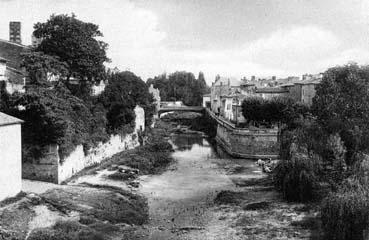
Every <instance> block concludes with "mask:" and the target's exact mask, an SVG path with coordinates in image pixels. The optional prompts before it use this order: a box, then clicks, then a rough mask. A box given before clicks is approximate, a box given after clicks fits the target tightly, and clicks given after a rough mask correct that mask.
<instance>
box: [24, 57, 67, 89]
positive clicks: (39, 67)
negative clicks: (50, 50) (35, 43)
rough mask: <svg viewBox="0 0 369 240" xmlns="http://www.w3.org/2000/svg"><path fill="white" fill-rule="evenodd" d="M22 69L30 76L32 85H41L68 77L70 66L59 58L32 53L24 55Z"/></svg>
mask: <svg viewBox="0 0 369 240" xmlns="http://www.w3.org/2000/svg"><path fill="white" fill-rule="evenodd" d="M21 66H22V67H24V68H25V69H26V71H27V73H28V75H29V79H30V81H31V84H41V83H45V82H48V81H51V80H52V78H56V79H59V78H63V77H66V76H67V75H68V72H69V71H68V65H67V64H66V63H65V62H61V61H60V60H59V58H58V57H56V56H55V57H54V56H50V55H46V54H44V53H43V52H35V51H30V52H27V53H23V54H22V64H21Z"/></svg>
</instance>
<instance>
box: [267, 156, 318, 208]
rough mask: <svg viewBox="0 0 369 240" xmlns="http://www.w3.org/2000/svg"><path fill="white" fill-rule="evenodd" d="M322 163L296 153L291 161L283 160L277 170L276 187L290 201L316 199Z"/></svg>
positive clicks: (275, 176) (315, 158) (316, 159)
mask: <svg viewBox="0 0 369 240" xmlns="http://www.w3.org/2000/svg"><path fill="white" fill-rule="evenodd" d="M320 171H321V163H320V160H319V158H317V157H307V156H306V155H303V154H299V153H296V154H294V155H293V156H292V157H291V159H290V160H281V161H280V162H279V163H278V165H277V167H276V170H275V175H274V181H275V185H276V187H277V188H278V189H279V190H280V191H281V192H282V193H283V196H284V198H286V199H287V200H290V201H303V202H304V201H310V200H313V199H314V196H315V194H314V193H315V190H316V189H317V185H318V183H319V173H320Z"/></svg>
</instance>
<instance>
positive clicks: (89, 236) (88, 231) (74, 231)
mask: <svg viewBox="0 0 369 240" xmlns="http://www.w3.org/2000/svg"><path fill="white" fill-rule="evenodd" d="M104 239H105V238H104V236H103V235H102V234H101V233H99V232H97V231H95V230H94V229H93V228H91V227H89V226H85V225H82V224H80V223H78V222H74V221H63V222H57V223H56V224H55V225H54V226H53V227H50V228H43V229H39V230H35V231H33V232H32V233H31V234H30V236H29V237H28V240H104Z"/></svg>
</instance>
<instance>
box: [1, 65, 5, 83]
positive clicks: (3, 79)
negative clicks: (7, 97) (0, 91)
mask: <svg viewBox="0 0 369 240" xmlns="http://www.w3.org/2000/svg"><path fill="white" fill-rule="evenodd" d="M5 70H6V64H5V63H0V81H5V80H6V79H5Z"/></svg>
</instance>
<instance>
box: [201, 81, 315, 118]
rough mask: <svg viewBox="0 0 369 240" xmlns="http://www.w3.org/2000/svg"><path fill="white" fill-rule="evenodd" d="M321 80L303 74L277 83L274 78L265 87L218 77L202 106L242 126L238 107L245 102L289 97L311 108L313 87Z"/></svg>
mask: <svg viewBox="0 0 369 240" xmlns="http://www.w3.org/2000/svg"><path fill="white" fill-rule="evenodd" d="M286 80H287V81H286ZM321 80H322V75H321V74H317V75H311V74H305V75H303V76H302V78H301V79H300V78H297V77H289V78H286V79H282V80H281V81H280V82H278V80H277V79H274V78H273V79H271V81H269V83H268V84H266V81H264V80H263V81H256V80H247V79H246V78H243V79H241V80H238V79H236V78H225V77H219V76H217V78H216V79H215V82H213V83H212V86H211V92H210V94H207V95H204V97H203V106H204V107H207V108H210V109H211V111H212V112H214V113H216V114H217V115H219V116H221V117H223V118H225V119H227V120H229V121H231V122H235V123H242V122H245V119H244V117H243V115H242V111H241V104H242V101H243V100H244V99H245V98H248V97H261V98H263V99H272V98H274V97H289V98H292V99H293V100H295V101H296V102H301V103H304V104H306V105H308V106H310V105H311V104H312V100H313V98H314V96H315V92H316V90H315V88H316V85H318V84H319V83H320V82H321ZM281 83H282V84H281ZM271 86H272V87H271Z"/></svg>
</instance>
